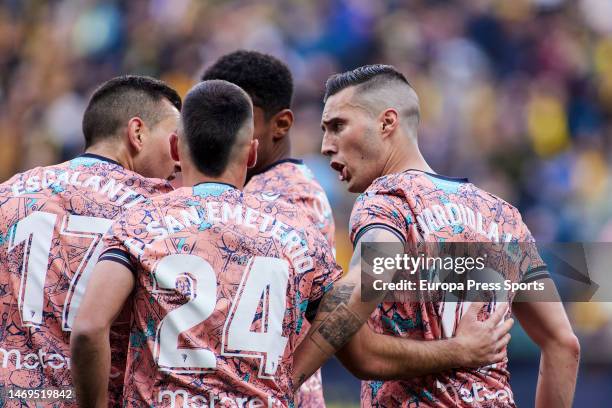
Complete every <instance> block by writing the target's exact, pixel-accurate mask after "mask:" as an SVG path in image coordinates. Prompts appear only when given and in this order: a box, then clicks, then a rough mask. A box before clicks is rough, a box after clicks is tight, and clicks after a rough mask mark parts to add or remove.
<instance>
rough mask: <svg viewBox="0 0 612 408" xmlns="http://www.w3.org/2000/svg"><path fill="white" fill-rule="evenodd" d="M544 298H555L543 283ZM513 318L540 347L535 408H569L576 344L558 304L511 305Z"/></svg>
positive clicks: (550, 284) (547, 282) (546, 282)
mask: <svg viewBox="0 0 612 408" xmlns="http://www.w3.org/2000/svg"><path fill="white" fill-rule="evenodd" d="M542 282H543V283H544V285H545V286H544V287H545V292H546V295H545V296H546V298H547V299H550V298H551V296H554V297H555V298H557V299H558V298H559V297H558V294H557V289H556V287H555V284H554V282H553V281H552V280H551V279H550V278H547V279H543V280H542ZM512 308H513V311H514V314H515V316H516V318H517V319H518V321H519V322H520V324H521V326H522V327H523V329H525V331H526V332H527V334H528V335H529V337H530V338H531V339H532V340H533V341H534V342H535V343H536V344H537V345H538V346H539V347H540V350H541V357H540V374H539V377H538V386H537V392H536V402H535V406H536V408H545V407H559V408H566V407H571V406H572V401H573V399H574V390H575V388H576V378H577V375H578V362H579V360H580V343H579V342H578V339H577V338H576V336H575V335H574V332H573V330H572V327H571V325H570V322H569V320H568V318H567V315H566V314H565V309H564V308H563V304H562V303H561V302H560V301H559V302H514V303H513V305H512Z"/></svg>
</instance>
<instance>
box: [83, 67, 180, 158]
mask: <svg viewBox="0 0 612 408" xmlns="http://www.w3.org/2000/svg"><path fill="white" fill-rule="evenodd" d="M162 98H166V99H167V100H168V101H170V103H172V105H174V106H175V107H176V109H178V110H181V97H180V96H179V95H178V93H177V92H176V91H175V90H174V89H172V88H170V87H169V86H168V85H166V84H165V83H164V82H162V81H160V80H158V79H155V78H150V77H147V76H141V75H124V76H119V77H116V78H113V79H111V80H110V81H107V82H105V83H103V84H102V85H101V86H100V87H99V88H98V89H96V90H95V92H94V93H93V95H92V96H91V99H90V100H89V104H88V105H87V108H86V109H85V114H84V115H83V135H84V136H85V147H86V148H87V147H89V146H91V145H92V144H94V143H96V142H98V141H99V140H101V139H103V138H108V137H113V136H115V134H116V133H117V131H118V130H119V129H120V128H121V127H122V126H125V125H126V124H127V121H128V120H130V118H133V117H135V116H138V117H140V118H141V119H142V120H143V121H145V122H146V123H147V125H148V126H155V125H156V124H157V123H158V122H159V121H160V120H161V119H162V118H163V116H162V115H160V110H159V102H160V101H161V100H162Z"/></svg>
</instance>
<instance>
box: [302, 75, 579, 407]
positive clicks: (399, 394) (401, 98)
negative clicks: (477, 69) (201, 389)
mask: <svg viewBox="0 0 612 408" xmlns="http://www.w3.org/2000/svg"><path fill="white" fill-rule="evenodd" d="M418 122H419V103H418V97H417V95H416V93H415V91H414V89H412V87H411V86H410V84H409V83H408V81H407V80H406V78H405V77H404V76H403V75H402V74H401V73H399V72H398V71H396V70H395V69H394V68H393V67H391V66H387V65H373V66H364V67H360V68H357V69H355V70H353V71H349V72H345V73H342V74H338V75H335V76H332V77H331V78H330V79H329V80H328V81H327V84H326V95H325V108H324V111H323V117H322V127H323V130H324V138H323V145H322V153H323V154H325V155H327V156H329V157H330V160H331V166H332V167H333V168H334V169H335V170H337V171H338V172H339V173H340V174H341V179H342V180H344V181H346V182H347V186H348V189H349V191H352V192H360V193H362V195H361V196H360V197H359V198H358V199H357V201H356V203H355V206H354V208H353V212H352V215H351V220H350V224H351V225H350V234H351V240H352V241H353V243H354V245H355V252H354V255H353V259H352V261H351V267H350V270H349V272H348V274H349V275H350V276H353V277H354V279H352V280H351V279H350V278H349V279H345V280H344V282H339V283H338V284H337V285H336V286H335V287H334V289H333V290H332V291H331V292H330V293H328V294H327V295H326V296H325V297H324V299H323V301H322V305H321V308H320V309H321V310H320V311H321V312H322V313H320V314H319V315H318V316H317V319H316V321H315V322H314V323H313V329H312V330H311V331H310V332H309V335H308V337H307V338H306V340H305V341H303V342H302V343H301V344H300V347H299V348H298V350H297V351H296V355H295V372H294V378H295V380H296V382H297V383H299V381H300V380H301V379H302V378H304V377H306V376H308V375H309V374H310V373H311V372H312V371H313V370H314V368H315V367H318V366H319V365H320V364H321V363H322V360H324V359H325V355H326V354H331V353H333V352H335V351H336V350H338V349H339V348H341V347H342V346H343V345H345V344H346V343H347V341H349V339H350V338H351V336H352V335H353V333H355V332H357V331H358V330H359V328H360V326H361V323H362V322H363V320H364V318H366V317H367V316H368V314H369V313H368V309H369V308H368V303H360V302H359V300H358V299H359V298H360V293H359V288H360V285H359V283H360V277H359V271H360V257H359V254H360V251H361V245H360V244H361V243H362V242H389V243H393V242H395V243H396V244H397V245H399V246H400V247H404V246H405V245H407V246H408V247H411V246H414V245H413V244H415V243H418V242H423V241H425V242H440V241H445V242H505V241H511V242H521V243H533V238H532V237H531V234H530V233H529V230H528V229H527V227H526V226H525V225H524V223H523V222H522V220H521V216H520V214H519V212H518V211H517V210H516V209H515V208H513V207H512V206H510V205H509V204H507V203H506V202H504V201H503V200H501V199H499V198H497V197H495V196H493V195H491V194H489V193H487V192H485V191H483V190H481V189H479V188H477V187H475V186H474V185H473V184H471V183H469V182H468V181H467V180H466V179H456V178H450V177H445V176H440V175H438V174H435V173H434V172H433V171H432V170H431V168H430V167H429V166H428V164H427V162H426V161H425V160H424V158H423V156H422V155H421V153H420V151H419V148H418V140H417V125H418ZM446 203H450V204H454V205H457V206H458V205H462V206H464V207H465V208H469V209H470V211H472V212H473V213H474V214H478V215H479V217H480V218H481V219H482V222H483V223H484V224H487V225H488V226H493V225H495V226H497V228H498V229H495V228H486V227H485V226H484V225H483V226H482V228H475V225H472V224H473V223H471V222H469V221H466V220H463V222H454V223H452V224H451V223H449V222H445V221H444V218H445V217H444V216H443V215H442V216H440V215H439V211H436V210H435V209H433V210H432V208H434V207H436V206H437V207H440V208H443V207H444V206H445V204H446ZM428 212H429V214H427V213H428ZM491 231H494V232H495V233H492V232H491ZM499 255H500V256H502V257H503V256H508V254H506V253H500V254H499ZM523 255H524V256H525V258H524V259H523V260H522V262H521V265H520V270H519V271H518V272H519V273H518V274H517V275H514V276H515V279H517V278H518V279H520V280H523V281H529V280H536V279H541V280H543V282H544V284H545V286H546V287H547V288H548V290H549V291H551V292H554V291H555V289H554V283H553V282H552V281H551V280H550V278H549V277H548V274H547V272H546V266H545V265H544V264H543V262H542V260H541V259H540V257H539V255H538V254H537V252H526V253H525V254H523ZM509 265H514V266H518V265H516V263H515V262H512V261H510V262H509ZM500 272H501V273H509V274H510V275H512V274H511V273H510V271H500ZM513 272H516V271H513ZM367 292H368V291H367V290H366V294H368V293H367ZM377 296H378V298H380V297H381V295H380V294H377ZM356 298H357V300H356ZM374 298H376V297H374ZM511 301H512V299H510V302H511ZM370 303H371V302H370ZM464 306H465V305H463V304H462V303H461V302H453V303H446V304H445V303H444V302H420V303H419V302H407V303H392V302H382V303H380V304H379V305H378V307H377V308H376V310H375V312H374V313H373V314H372V315H371V317H370V319H369V321H368V325H370V326H371V327H373V328H374V329H375V330H376V331H377V332H379V333H387V334H390V335H393V336H397V337H402V338H411V339H412V340H416V339H418V340H421V342H420V343H422V344H421V345H420V346H419V347H418V348H417V349H418V350H420V352H421V356H420V359H421V361H423V362H425V364H426V366H427V367H429V368H434V367H436V366H438V367H439V368H440V369H444V368H448V369H450V368H453V365H452V364H451V365H450V366H449V363H450V362H451V361H450V360H452V359H457V358H459V359H461V358H466V362H469V360H470V358H471V357H472V356H471V355H470V354H472V353H469V354H468V355H465V356H462V355H461V353H462V352H463V351H462V349H461V347H458V348H453V347H451V345H452V339H451V340H449V341H445V340H441V339H445V338H447V337H452V336H454V335H457V336H458V334H459V333H460V331H461V325H462V324H463V320H465V317H466V316H464V315H463V313H465V311H466V309H468V308H467V307H464ZM500 306H501V305H499V304H497V305H495V304H494V303H491V304H488V305H487V307H486V309H485V310H482V311H480V313H479V314H484V315H491V317H489V319H488V320H485V323H484V326H485V327H484V328H485V330H484V331H483V332H482V337H483V339H485V340H487V341H491V340H493V348H492V349H493V350H494V351H495V352H496V353H497V357H495V358H494V361H499V360H500V357H503V349H504V348H505V345H506V343H507V341H508V340H509V337H508V336H507V335H504V331H503V330H500V327H503V325H504V324H505V325H507V324H508V323H507V322H508V321H509V315H510V311H508V314H507V315H506V316H505V317H506V319H508V320H507V321H506V323H504V324H502V325H501V326H499V327H497V328H496V326H497V319H499V317H501V315H502V314H505V308H502V307H500ZM472 309H473V308H472ZM511 309H512V312H514V314H515V315H516V317H517V318H518V319H519V321H520V322H521V324H522V326H523V327H524V328H525V330H526V331H527V333H528V334H529V336H530V337H531V338H532V339H533V340H534V341H535V342H536V343H537V344H538V346H539V347H540V348H541V351H542V358H541V366H540V376H539V381H538V388H537V394H536V403H535V405H536V406H537V407H553V406H554V407H570V406H571V404H572V398H573V393H574V387H575V383H576V373H577V368H578V355H579V345H578V342H577V340H576V337H575V335H574V334H573V332H572V329H571V326H570V324H569V322H568V319H567V316H566V314H565V311H564V309H563V306H562V305H561V303H559V302H531V303H529V302H518V303H514V304H513V305H512V306H511ZM467 317H468V318H470V319H473V318H474V316H473V313H472V312H467ZM372 339H373V337H372V336H371V335H370V334H369V332H368V329H367V327H365V328H361V330H360V331H359V333H358V334H357V336H356V337H355V338H353V339H352V340H351V342H350V343H349V344H348V346H346V347H345V349H344V350H343V351H342V353H341V354H352V356H353V358H354V360H353V361H350V360H349V362H350V363H351V364H359V357H362V358H365V359H369V358H371V356H376V357H377V358H378V359H379V360H382V361H383V362H384V364H382V365H374V367H373V368H372V369H366V372H365V374H364V375H363V377H365V378H366V379H368V378H369V379H373V378H377V377H378V378H379V379H386V380H392V379H394V378H395V379H397V378H402V377H403V376H402V375H401V371H402V368H404V370H405V368H406V365H409V364H410V363H409V362H410V361H411V360H408V359H407V357H406V356H409V355H410V353H409V350H406V349H405V347H404V346H405V345H406V343H402V342H392V341H390V340H389V339H388V338H387V339H385V338H384V337H380V336H379V338H378V339H377V340H376V341H373V340H372ZM385 340H386V341H385ZM433 340H438V341H433ZM455 346H457V343H456V342H455ZM439 347H442V348H443V349H445V350H446V352H441V351H440V348H439ZM449 350H454V353H450V354H449V353H448V351H449ZM414 352H416V349H415V350H413V353H414ZM453 354H455V355H453ZM456 354H459V355H456ZM476 354H478V352H476ZM365 364H367V361H366V362H365ZM465 365H466V366H468V368H457V369H454V370H447V371H442V372H440V373H439V374H435V375H428V376H407V377H406V378H404V379H403V380H401V381H366V382H364V383H363V385H362V394H361V399H362V406H364V407H370V406H377V407H408V406H417V405H418V406H427V407H429V406H435V407H457V406H460V407H472V406H481V407H513V406H515V405H514V401H513V398H512V391H511V389H510V385H509V382H508V380H509V373H508V371H507V368H506V365H507V360H506V359H505V358H504V359H503V360H502V361H500V362H499V363H497V364H494V365H491V366H487V367H480V368H479V365H474V366H473V368H469V366H471V365H472V364H467V363H466V364H465ZM433 371H437V370H433Z"/></svg>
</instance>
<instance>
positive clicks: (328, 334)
mask: <svg viewBox="0 0 612 408" xmlns="http://www.w3.org/2000/svg"><path fill="white" fill-rule="evenodd" d="M361 242H385V243H391V244H394V243H395V244H397V245H398V246H401V247H403V243H402V242H401V241H400V240H399V238H398V237H397V236H396V235H395V234H394V233H392V232H390V231H389V230H388V229H385V228H372V229H370V230H369V231H367V232H366V233H364V234H363V236H362V237H361V238H360V239H359V242H357V245H356V246H355V251H354V252H353V256H352V258H351V262H350V265H349V269H348V271H347V273H346V274H345V275H344V276H343V277H342V278H340V279H339V280H338V281H337V282H336V283H335V284H334V287H333V288H332V289H331V290H330V291H329V292H327V293H326V294H325V295H324V297H323V299H322V301H321V305H320V306H319V308H318V311H317V314H316V317H315V318H314V320H313V321H312V326H311V328H310V330H309V331H308V335H307V336H306V338H305V339H304V340H303V341H302V342H301V343H300V345H299V346H298V348H297V349H296V351H295V354H294V360H293V361H294V366H293V367H294V370H293V384H294V388H295V389H297V388H299V386H300V385H301V384H302V383H303V382H304V381H305V380H306V379H307V378H308V377H310V376H311V375H312V374H313V373H314V372H315V371H316V370H317V369H318V368H320V367H321V366H322V365H323V363H325V361H327V359H329V358H330V357H331V356H332V355H333V354H335V353H336V351H338V350H339V349H341V348H342V347H343V346H344V345H345V344H346V343H347V342H348V341H349V340H350V339H351V337H352V336H353V335H354V334H355V333H356V332H357V331H358V330H359V328H360V327H361V326H362V325H363V323H365V321H366V320H367V319H368V317H369V316H370V314H371V313H372V311H373V310H374V308H375V307H376V305H378V304H379V303H380V302H381V300H382V299H383V297H384V295H385V292H384V291H377V292H374V293H365V294H364V295H366V296H367V301H362V298H361V295H362V293H361V285H362V282H361V278H362V277H361ZM365 286H367V285H364V287H365ZM370 287H371V285H370Z"/></svg>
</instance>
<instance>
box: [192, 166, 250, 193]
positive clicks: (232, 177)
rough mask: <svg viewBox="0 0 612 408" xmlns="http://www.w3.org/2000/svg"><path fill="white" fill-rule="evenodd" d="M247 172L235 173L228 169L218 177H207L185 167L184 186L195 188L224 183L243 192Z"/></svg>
mask: <svg viewBox="0 0 612 408" xmlns="http://www.w3.org/2000/svg"><path fill="white" fill-rule="evenodd" d="M245 175H246V171H233V170H230V169H227V170H226V171H224V172H223V174H221V175H220V176H218V177H212V176H207V175H206V174H203V173H201V172H199V171H197V170H195V169H191V168H188V167H186V166H185V167H184V168H183V171H182V177H183V186H186V187H187V186H189V187H192V186H195V185H197V184H202V183H222V184H229V185H232V186H234V187H236V188H237V189H240V190H242V188H243V187H244V179H245Z"/></svg>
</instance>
